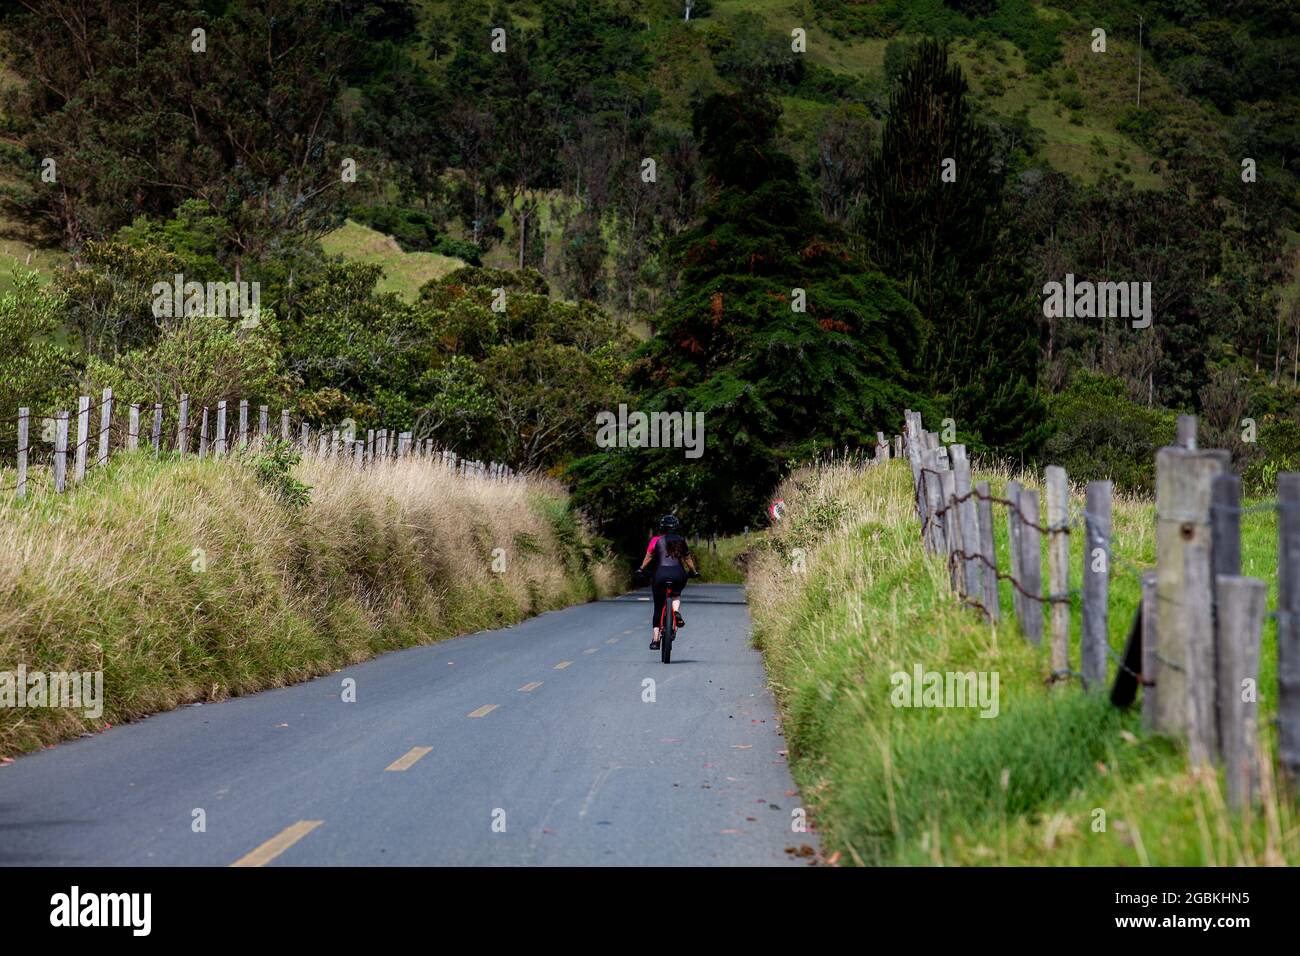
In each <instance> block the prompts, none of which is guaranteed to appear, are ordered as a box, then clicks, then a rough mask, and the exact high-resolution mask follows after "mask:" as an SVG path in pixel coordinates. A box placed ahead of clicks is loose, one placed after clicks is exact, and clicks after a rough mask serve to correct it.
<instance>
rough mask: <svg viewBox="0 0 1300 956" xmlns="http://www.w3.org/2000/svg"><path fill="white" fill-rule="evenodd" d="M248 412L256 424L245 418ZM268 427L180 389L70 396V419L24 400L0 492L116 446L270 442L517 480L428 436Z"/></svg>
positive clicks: (507, 470)
mask: <svg viewBox="0 0 1300 956" xmlns="http://www.w3.org/2000/svg"><path fill="white" fill-rule="evenodd" d="M254 412H256V414H257V420H256V424H254V423H253V422H252V421H251V416H252V414H253V413H254ZM277 424H278V434H276V433H275V431H274V430H273V426H272V422H271V415H270V407H269V406H268V405H258V406H256V408H254V407H253V406H252V405H251V404H250V403H249V402H248V401H247V400H244V399H241V400H236V401H230V400H220V401H217V402H216V403H215V408H214V407H212V406H208V405H204V406H202V407H201V408H197V409H192V408H191V405H190V400H189V395H188V394H184V393H182V394H181V396H180V398H179V400H178V401H175V402H155V403H153V404H152V405H140V404H125V405H124V404H123V403H120V402H116V403H115V402H114V399H113V390H112V389H104V392H103V394H102V396H101V397H100V398H99V399H98V400H92V398H91V397H90V396H87V395H83V396H81V397H80V398H79V399H78V402H77V413H76V418H75V419H74V418H73V417H72V416H71V413H70V412H69V411H68V410H67V409H59V410H55V411H50V412H45V413H37V414H35V415H34V414H33V413H32V409H31V408H30V407H27V406H24V407H21V408H19V409H18V416H17V460H16V468H15V480H13V481H5V482H3V483H0V496H8V497H11V498H16V499H25V498H27V497H28V496H29V495H32V494H36V493H41V492H46V493H49V492H52V493H54V494H63V493H65V492H67V491H68V490H69V489H70V488H72V487H73V486H75V485H77V484H80V483H81V482H83V481H85V480H86V477H87V475H88V474H89V473H91V472H92V471H94V470H95V469H96V468H102V467H104V466H105V465H107V464H108V462H109V460H110V458H111V457H112V456H113V455H114V454H118V453H121V452H131V453H137V452H139V451H141V450H142V449H143V450H144V451H146V452H148V451H150V450H152V452H153V454H154V455H155V456H162V455H164V454H172V455H177V456H186V455H197V456H198V457H199V458H208V457H212V458H226V457H228V456H231V455H233V454H235V453H237V452H239V451H241V450H243V449H248V448H252V449H254V450H258V449H260V448H262V447H265V446H266V445H267V444H268V443H269V442H270V440H271V439H273V438H279V439H280V440H281V441H284V442H287V443H289V444H290V445H291V446H292V447H293V448H294V450H295V451H297V452H298V453H299V454H301V455H302V456H304V457H315V458H318V459H331V460H335V461H338V462H340V463H343V464H350V465H352V466H353V467H356V468H359V469H365V468H375V467H380V466H382V465H384V464H385V463H387V462H393V461H398V460H401V459H419V460H424V461H427V462H428V463H429V464H430V465H431V466H435V465H436V466H438V467H441V468H445V469H448V470H450V471H451V472H452V473H454V474H456V475H458V476H461V477H465V478H470V477H473V478H484V479H490V480H496V481H509V480H512V479H515V478H517V477H519V473H517V472H516V471H515V470H514V469H513V468H511V467H510V466H508V465H505V464H501V463H499V462H495V461H488V462H483V461H478V460H476V459H470V458H462V457H459V456H458V455H457V453H456V452H454V451H450V450H448V449H444V448H438V447H436V446H435V443H434V439H432V438H427V437H421V438H417V437H415V436H414V435H413V433H412V432H410V431H400V430H396V429H392V430H390V429H387V428H379V429H373V428H371V429H366V430H365V431H364V434H363V433H362V432H361V431H360V430H358V429H356V428H355V426H353V425H351V424H350V423H340V424H337V425H330V424H325V425H322V424H312V423H310V422H308V421H306V420H304V419H301V418H299V417H297V416H295V415H293V414H291V413H290V411H289V409H287V408H285V409H281V410H280V416H279V421H278V423H277ZM74 426H75V429H76V430H75V433H74V432H73V431H72V430H73V428H74ZM142 429H143V430H142ZM92 449H93V451H92Z"/></svg>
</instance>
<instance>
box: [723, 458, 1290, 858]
mask: <svg viewBox="0 0 1300 956" xmlns="http://www.w3.org/2000/svg"><path fill="white" fill-rule="evenodd" d="M979 477H981V478H989V479H990V480H991V481H992V483H993V490H994V492H995V493H999V492H1000V491H1001V489H1002V487H1003V486H1004V485H1005V481H1006V480H1007V476H1006V475H996V474H995V475H987V474H985V475H980V476H979ZM1024 480H1026V481H1027V483H1029V484H1031V485H1034V484H1036V482H1035V481H1034V480H1033V479H1032V478H1026V479H1024ZM777 495H778V497H782V498H784V499H785V504H786V511H785V514H784V515H783V519H782V521H781V523H780V525H779V526H778V527H777V528H776V529H774V530H773V531H772V532H770V533H769V534H768V535H767V536H766V538H765V539H764V543H763V545H762V546H761V547H760V548H757V549H756V552H755V554H754V556H753V557H752V558H751V560H750V562H749V576H748V585H749V586H748V593H749V600H750V609H751V613H752V615H753V619H754V625H755V637H756V640H757V642H758V644H759V645H760V647H761V648H762V650H763V652H764V657H765V660H766V663H767V668H768V672H769V676H770V679H771V682H772V685H773V687H774V689H775V691H776V694H777V698H778V700H779V702H780V705H781V709H782V713H783V720H784V727H785V732H786V736H787V739H788V741H789V744H790V756H791V765H792V769H793V771H794V774H795V778H796V780H797V782H798V784H799V786H800V790H801V792H802V794H803V798H804V800H805V802H806V803H807V804H808V806H809V809H810V811H811V816H812V818H813V819H814V821H815V822H816V825H817V826H818V829H819V830H820V832H821V835H822V838H823V841H824V845H825V848H826V850H827V852H828V853H831V852H835V851H838V852H840V854H841V855H842V858H843V859H844V860H845V861H851V862H855V863H858V864H863V865H879V864H909V865H924V864H939V865H945V864H949V865H950V864H958V865H978V864H1003V865H1191V866H1197V865H1213V864H1221V865H1222V864H1233V865H1235V864H1247V865H1249V864H1284V863H1294V862H1296V861H1297V859H1300V829H1298V828H1297V821H1296V816H1295V812H1294V808H1293V806H1292V805H1291V804H1290V803H1289V802H1288V801H1287V800H1286V799H1280V798H1279V797H1278V796H1277V795H1276V793H1275V791H1274V788H1273V787H1272V780H1271V776H1270V777H1269V778H1268V779H1266V781H1265V783H1266V787H1265V793H1264V801H1263V804H1262V807H1261V808H1260V810H1258V811H1256V812H1254V813H1252V814H1247V815H1241V814H1235V813H1231V812H1229V811H1228V810H1227V809H1226V808H1225V806H1224V802H1223V798H1222V792H1223V790H1222V780H1221V779H1220V778H1219V776H1218V775H1217V774H1215V773H1212V772H1210V773H1206V772H1201V773H1197V772H1193V771H1190V770H1189V768H1188V766H1187V764H1186V760H1185V758H1184V755H1183V753H1182V751H1181V748H1180V747H1179V746H1178V745H1177V744H1176V743H1174V742H1172V741H1169V740H1165V739H1163V738H1159V737H1155V736H1150V735H1147V734H1145V733H1144V732H1143V731H1142V729H1141V726H1140V720H1139V717H1138V714H1137V713H1136V712H1135V711H1119V710H1116V709H1114V708H1112V707H1111V706H1110V704H1109V702H1108V700H1107V699H1106V697H1105V695H1091V694H1086V693H1085V692H1084V691H1083V690H1081V689H1080V687H1079V686H1078V685H1077V683H1073V682H1070V683H1061V682H1057V683H1051V682H1050V681H1049V679H1048V678H1049V675H1050V672H1051V668H1050V664H1049V660H1048V656H1047V648H1046V646H1045V645H1044V646H1043V647H1041V648H1039V647H1034V646H1031V645H1030V644H1028V643H1027V642H1026V641H1024V640H1023V638H1022V637H1021V636H1020V635H1019V632H1018V630H1017V629H1016V626H1015V624H1014V623H1012V622H1009V621H1008V620H1007V619H1006V617H1005V616H1004V618H1003V621H1002V623H1001V624H1000V625H998V626H996V627H993V626H990V625H989V624H987V623H985V622H984V621H983V620H982V619H981V618H980V617H979V616H978V615H977V614H976V613H975V612H974V611H972V610H970V609H968V608H966V607H963V606H962V605H961V604H959V603H958V599H957V598H955V597H954V596H953V595H952V594H951V592H950V589H949V585H948V580H947V577H948V571H947V568H946V567H945V565H944V564H943V562H942V560H941V559H938V558H932V557H928V556H927V555H926V554H925V553H924V549H923V547H922V544H921V539H920V534H919V526H918V524H917V521H916V518H915V514H914V511H913V505H912V500H911V474H910V472H909V471H908V468H907V465H906V463H904V462H893V463H890V464H889V465H887V466H885V467H862V466H854V465H850V464H846V463H833V464H824V465H821V466H818V467H816V468H808V469H804V470H802V471H799V472H797V473H796V474H794V475H793V476H792V477H791V478H790V479H789V480H788V481H787V482H786V483H785V485H784V486H783V487H782V489H781V490H780V491H778V493H777ZM1074 507H1075V508H1076V509H1081V501H1079V500H1077V499H1076V501H1075V502H1074ZM1152 511H1153V509H1152V506H1151V504H1150V502H1147V501H1142V500H1140V499H1123V498H1121V499H1117V500H1116V502H1115V513H1114V537H1113V542H1112V547H1113V552H1114V559H1113V564H1112V567H1113V568H1114V569H1115V570H1114V572H1113V575H1112V577H1113V584H1112V590H1111V624H1110V628H1111V629H1110V637H1111V646H1112V648H1113V649H1114V651H1115V653H1116V654H1118V653H1119V652H1120V650H1121V649H1122V641H1123V639H1124V635H1125V634H1126V631H1127V627H1128V625H1129V623H1130V621H1131V618H1132V613H1133V611H1134V609H1135V608H1136V605H1137V601H1138V594H1139V584H1138V579H1137V577H1136V574H1135V572H1136V571H1138V570H1140V569H1141V568H1142V567H1150V566H1152V565H1153V563H1154V534H1153V530H1152V529H1153V525H1154V521H1153V513H1152ZM1269 517H1270V516H1269V515H1268V514H1266V513H1261V514H1251V515H1248V516H1246V518H1247V521H1246V522H1244V524H1245V527H1244V529H1243V564H1244V569H1245V570H1244V573H1246V574H1252V575H1257V576H1261V577H1264V578H1265V579H1266V580H1267V579H1270V578H1274V577H1275V576H1276V575H1275V573H1274V572H1273V571H1272V570H1271V569H1273V568H1275V565H1276V553H1277V552H1276V546H1275V537H1274V534H1273V532H1272V531H1271V529H1270V523H1269V520H1268V519H1269ZM997 523H998V524H999V525H1000V527H998V528H997V529H996V531H997V538H998V540H997V545H998V549H999V553H1000V563H1001V566H1002V567H1006V566H1007V563H1006V540H1005V533H1006V527H1005V518H1003V519H1002V520H1001V521H1000V522H997ZM1081 537H1082V536H1081V535H1073V536H1072V538H1073V539H1075V540H1072V542H1071V546H1072V549H1073V552H1074V553H1073V555H1072V558H1071V568H1072V571H1073V573H1074V574H1075V575H1076V576H1077V575H1078V574H1079V573H1080V568H1081V566H1082V564H1081V562H1082V542H1081V541H1080V540H1078V539H1080V538H1081ZM1044 580H1046V574H1044ZM1071 583H1072V586H1074V585H1077V581H1072V582H1071ZM1002 587H1003V593H1002V607H1003V608H1004V610H1005V609H1007V608H1009V607H1010V590H1009V589H1010V585H1009V584H1007V583H1005V582H1004V583H1003V585H1002ZM1078 614H1079V610H1078V607H1077V606H1075V607H1073V608H1072V615H1073V621H1072V627H1071V630H1072V634H1073V635H1074V636H1075V640H1076V642H1077V635H1078V630H1079V623H1078V621H1079V619H1078ZM1275 648H1276V643H1275V636H1274V634H1273V628H1272V625H1271V624H1270V625H1269V628H1268V631H1267V632H1266V634H1265V637H1264V647H1263V652H1262V659H1263V661H1264V662H1265V663H1264V664H1263V665H1262V667H1261V675H1260V687H1261V689H1262V693H1261V720H1260V723H1261V727H1262V728H1263V736H1264V738H1265V740H1264V745H1265V747H1266V749H1267V751H1268V754H1269V760H1268V761H1266V763H1267V764H1268V765H1269V766H1270V767H1271V766H1272V765H1273V756H1274V754H1275V751H1276V742H1275V740H1273V739H1272V731H1271V726H1270V723H1269V721H1270V718H1271V716H1272V714H1273V712H1274V711H1275V709H1276V702H1275V698H1274V694H1275V687H1276V677H1275V661H1276V650H1275ZM1071 660H1072V661H1074V662H1076V665H1077V661H1078V648H1077V643H1076V646H1074V647H1073V648H1072V656H1071ZM918 665H920V666H921V668H922V669H923V671H937V672H941V673H946V672H976V673H983V674H985V675H986V676H987V677H988V679H989V685H988V686H990V687H991V686H992V683H991V678H992V675H995V674H996V676H997V678H998V685H997V687H998V691H997V696H996V710H995V711H993V712H992V713H990V714H989V716H980V714H981V709H979V708H942V707H932V706H930V707H898V706H894V703H893V695H894V691H895V687H896V685H895V683H894V681H893V680H892V675H894V674H895V673H898V672H906V673H909V674H911V673H913V672H914V668H915V667H916V666H918ZM1111 671H1112V674H1113V671H1114V665H1113V663H1112V667H1111ZM990 710H992V708H984V712H986V713H988V712H989V711H990Z"/></svg>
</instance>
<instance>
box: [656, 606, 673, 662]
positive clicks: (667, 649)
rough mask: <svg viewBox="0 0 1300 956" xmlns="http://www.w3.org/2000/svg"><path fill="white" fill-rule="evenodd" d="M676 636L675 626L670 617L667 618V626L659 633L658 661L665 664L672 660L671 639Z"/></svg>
mask: <svg viewBox="0 0 1300 956" xmlns="http://www.w3.org/2000/svg"><path fill="white" fill-rule="evenodd" d="M676 636H677V625H676V624H675V623H674V622H673V619H672V616H671V615H669V617H668V626H667V627H664V628H661V629H660V631H659V660H661V661H662V662H663V663H665V664H667V663H669V662H670V661H672V659H673V638H674V637H676Z"/></svg>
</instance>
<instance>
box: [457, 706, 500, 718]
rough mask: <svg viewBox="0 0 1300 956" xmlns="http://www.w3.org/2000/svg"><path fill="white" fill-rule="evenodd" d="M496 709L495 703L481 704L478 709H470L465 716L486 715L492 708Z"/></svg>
mask: <svg viewBox="0 0 1300 956" xmlns="http://www.w3.org/2000/svg"><path fill="white" fill-rule="evenodd" d="M496 709H497V705H496V704H484V705H483V706H482V707H480V708H479V709H478V710H471V711H470V712H469V713H468V714H466V715H465V716H467V717H486V716H487V715H488V714H490V713H492V711H494V710H496Z"/></svg>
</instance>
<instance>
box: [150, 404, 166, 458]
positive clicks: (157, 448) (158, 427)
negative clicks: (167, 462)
mask: <svg viewBox="0 0 1300 956" xmlns="http://www.w3.org/2000/svg"><path fill="white" fill-rule="evenodd" d="M162 419H163V407H162V402H154V404H153V432H152V434H151V435H150V436H149V437H150V439H151V440H152V441H153V453H154V454H155V455H158V454H160V453H161V452H162Z"/></svg>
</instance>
